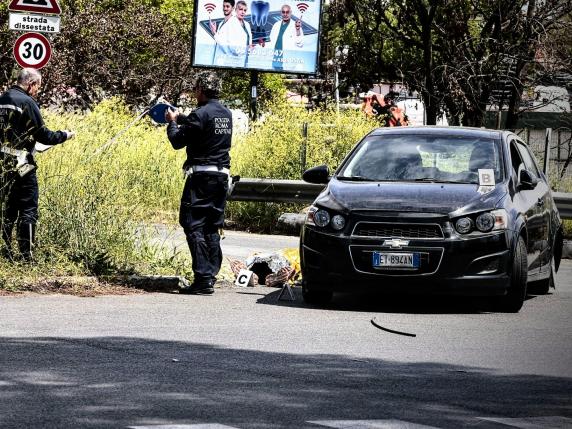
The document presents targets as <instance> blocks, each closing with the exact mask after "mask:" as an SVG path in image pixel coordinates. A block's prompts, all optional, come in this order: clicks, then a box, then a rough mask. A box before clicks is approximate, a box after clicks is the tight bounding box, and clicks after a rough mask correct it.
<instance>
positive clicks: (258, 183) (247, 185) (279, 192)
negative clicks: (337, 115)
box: [229, 178, 572, 219]
mask: <svg viewBox="0 0 572 429" xmlns="http://www.w3.org/2000/svg"><path fill="white" fill-rule="evenodd" d="M322 189H324V185H316V184H313V183H306V182H304V181H303V180H277V179H249V178H244V179H240V182H238V183H237V184H236V185H235V187H234V191H233V192H232V194H231V196H230V198H229V199H230V200H233V201H259V202H269V203H270V202H274V203H308V204H309V203H311V202H312V201H314V199H315V198H316V197H317V196H318V194H319V193H320V192H321V191H322ZM552 195H553V197H554V201H555V202H556V207H558V211H559V212H560V217H561V218H562V219H572V193H569V192H554V193H553V194H552Z"/></svg>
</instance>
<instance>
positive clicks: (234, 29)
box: [226, 0, 254, 67]
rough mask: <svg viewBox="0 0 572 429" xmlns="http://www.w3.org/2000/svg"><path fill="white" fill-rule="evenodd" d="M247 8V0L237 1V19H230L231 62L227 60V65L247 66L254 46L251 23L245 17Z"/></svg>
mask: <svg viewBox="0 0 572 429" xmlns="http://www.w3.org/2000/svg"><path fill="white" fill-rule="evenodd" d="M247 9H248V7H247V6H246V2H245V1H243V0H239V1H237V2H236V7H235V12H236V19H230V20H229V23H228V24H229V26H230V28H229V37H230V40H232V45H230V46H229V54H230V57H231V58H230V62H227V63H226V65H234V66H237V67H246V65H247V62H248V53H249V52H250V49H251V48H252V47H253V46H254V44H253V42H252V30H251V29H250V24H249V23H248V22H247V21H246V20H245V19H244V17H245V16H246V11H247Z"/></svg>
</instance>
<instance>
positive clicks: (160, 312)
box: [0, 260, 572, 429]
mask: <svg viewBox="0 0 572 429" xmlns="http://www.w3.org/2000/svg"><path fill="white" fill-rule="evenodd" d="M571 278H572V261H570V260H567V261H565V262H564V263H563V267H562V269H561V270H560V272H559V274H558V278H557V289H556V291H554V292H553V293H551V294H549V295H545V296H534V297H532V296H531V297H530V299H529V300H528V301H527V302H526V303H525V306H524V308H523V309H522V311H521V312H520V313H518V314H500V313H491V312H489V311H488V309H487V306H486V305H485V304H483V303H479V302H474V301H472V300H466V299H465V300H463V299H455V300H450V299H443V298H422V297H418V298H415V299H413V298H411V297H405V296H401V297H400V296H394V297H386V296H371V295H363V296H345V295H338V296H336V298H335V300H334V302H333V304H332V306H331V307H329V308H327V309H317V308H311V307H308V306H306V305H305V304H304V303H303V302H302V300H301V298H300V296H299V291H296V294H297V299H296V301H294V302H290V301H277V296H278V293H279V290H278V289H273V288H264V287H257V288H224V289H217V291H216V293H215V294H214V295H213V296H208V297H201V296H180V295H176V294H145V295H132V296H109V297H97V298H77V297H70V296H57V295H53V296H39V295H30V296H18V297H1V298H0V309H1V311H0V328H1V330H0V427H1V428H84V427H85V428H109V427H112V428H127V427H136V428H143V427H145V428H163V429H175V428H176V429H186V428H194V429H224V428H227V429H228V428H320V427H322V428H323V427H333V428H356V429H362V428H370V429H371V428H386V429H394V428H415V429H419V428H461V427H467V428H499V429H500V428H510V427H513V428H514V427H517V428H527V429H530V428H570V427H572V281H571V280H570V279H571ZM373 318H375V321H376V323H377V324H379V325H381V326H383V327H386V328H390V329H393V330H397V331H402V332H405V333H410V334H415V335H416V336H415V337H412V336H404V335H398V334H392V333H389V332H386V331H383V330H380V329H378V328H376V327H375V326H374V325H373V324H372V323H371V320H372V319H373Z"/></svg>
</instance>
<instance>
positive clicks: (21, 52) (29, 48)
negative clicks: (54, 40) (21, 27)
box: [14, 33, 52, 69]
mask: <svg viewBox="0 0 572 429" xmlns="http://www.w3.org/2000/svg"><path fill="white" fill-rule="evenodd" d="M51 55H52V47H51V46H50V42H49V41H48V39H46V37H45V36H43V35H41V34H39V33H26V34H23V35H22V36H20V37H18V39H17V40H16V43H15V44H14V58H15V59H16V62H17V63H18V64H19V65H20V67H23V68H26V67H30V68H33V69H41V68H42V67H44V66H45V65H46V64H48V61H49V60H50V57H51Z"/></svg>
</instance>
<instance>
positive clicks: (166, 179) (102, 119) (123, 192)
mask: <svg viewBox="0 0 572 429" xmlns="http://www.w3.org/2000/svg"><path fill="white" fill-rule="evenodd" d="M45 119H46V122H47V125H48V126H49V128H50V129H53V130H57V129H71V130H75V131H76V132H77V137H76V139H74V140H71V141H69V142H66V143H64V144H63V145H60V146H56V147H55V148H53V149H50V150H49V151H48V152H45V153H42V154H38V155H37V161H38V164H39V167H38V179H39V184H40V220H39V225H38V244H39V245H38V252H37V257H38V260H39V266H40V267H44V268H40V271H42V270H44V272H50V273H53V272H54V268H53V267H54V265H57V267H58V268H57V270H56V273H58V274H61V273H62V272H68V273H69V274H77V273H83V274H96V275H99V274H110V273H118V272H126V273H131V272H139V273H145V272H147V270H149V269H150V268H151V269H152V270H151V271H149V272H150V273H153V274H155V273H156V272H157V271H160V270H159V269H158V266H164V267H165V269H166V270H168V271H170V272H171V274H174V273H178V274H188V273H189V272H190V264H189V263H188V258H189V256H188V254H187V253H188V252H187V253H185V254H177V255H174V254H173V255H168V254H167V255H159V254H158V253H157V251H156V250H151V248H150V247H149V246H148V245H146V241H145V237H144V236H143V235H142V233H140V232H137V231H138V229H137V227H138V226H139V225H140V224H142V223H149V222H154V221H156V220H157V217H158V216H163V215H164V213H167V215H166V217H167V218H168V219H169V220H173V219H174V215H173V213H174V212H175V211H176V209H177V207H178V199H179V192H180V188H181V186H182V177H181V175H180V173H179V171H180V165H181V164H182V162H183V160H184V157H185V154H184V151H179V152H176V151H174V150H172V148H171V146H170V144H169V143H168V141H167V138H166V135H165V129H164V127H155V126H153V125H152V124H151V122H150V121H149V119H147V118H144V119H143V120H142V121H140V122H138V123H137V124H136V125H135V126H133V127H131V128H130V129H129V130H127V131H126V132H125V133H123V134H120V135H119V136H118V137H117V139H116V140H111V139H112V138H113V137H114V136H115V135H117V134H118V133H120V131H122V129H123V128H124V127H125V126H126V125H128V124H130V123H131V122H132V121H133V120H134V116H133V115H132V114H131V113H130V112H129V111H128V110H127V109H126V108H125V105H124V104H123V103H122V102H121V100H119V99H111V100H107V101H105V102H102V103H100V104H99V105H98V106H97V107H96V108H95V109H94V111H93V112H91V113H89V114H86V115H74V114H63V115H61V114H53V113H49V112H45ZM110 142H111V144H109V143H110ZM161 220H162V219H161ZM139 230H140V228H139ZM57 261H59V262H57ZM56 262H57V264H56ZM66 264H67V265H66ZM12 268H13V267H12ZM12 268H10V267H4V266H3V265H2V266H0V283H6V282H5V281H3V280H6V278H4V279H3V277H4V274H2V273H5V271H7V274H6V275H8V276H9V273H10V270H11V269H12Z"/></svg>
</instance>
